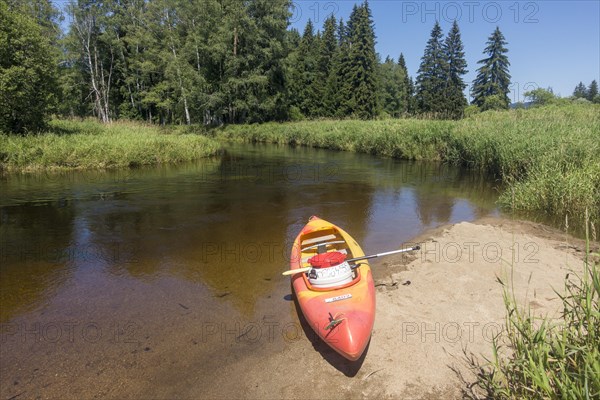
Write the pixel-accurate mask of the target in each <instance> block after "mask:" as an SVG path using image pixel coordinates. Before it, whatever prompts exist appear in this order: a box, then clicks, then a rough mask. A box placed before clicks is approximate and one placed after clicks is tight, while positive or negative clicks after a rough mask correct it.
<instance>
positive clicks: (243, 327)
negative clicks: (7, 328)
mask: <svg viewBox="0 0 600 400" xmlns="http://www.w3.org/2000/svg"><path fill="white" fill-rule="evenodd" d="M413 242H415V243H420V244H421V247H422V248H421V251H420V252H418V253H414V254H412V255H410V256H406V255H404V256H399V257H396V258H393V257H392V258H386V259H384V260H380V261H377V262H374V263H372V268H373V271H374V277H375V282H376V285H377V315H376V320H375V327H374V330H373V335H372V339H371V342H370V345H369V347H368V348H367V351H366V353H365V354H364V356H363V357H362V358H361V359H360V360H358V361H357V362H355V363H350V362H348V361H346V360H344V359H343V358H341V357H340V356H338V355H337V354H336V353H334V352H333V351H332V350H330V349H329V348H327V346H325V345H324V344H323V343H322V342H320V341H319V340H318V339H317V338H316V335H314V333H312V331H311V330H310V328H309V327H308V326H306V324H305V323H304V321H302V320H301V319H300V320H299V319H298V313H297V309H296V305H295V302H294V301H293V296H291V288H290V286H289V285H288V284H285V282H283V281H284V280H287V279H289V278H287V277H283V276H279V277H273V279H281V280H282V284H281V285H277V289H276V291H275V293H272V294H271V295H270V296H268V297H265V298H264V299H261V300H259V303H260V304H259V305H258V309H260V310H262V311H261V314H260V315H262V316H261V318H260V319H256V317H255V319H254V320H253V321H250V322H249V321H245V322H244V321H240V322H236V321H231V320H227V315H228V312H229V311H228V309H227V307H225V306H223V309H222V314H223V316H224V318H223V320H222V321H216V322H212V323H211V324H207V323H206V321H203V320H202V318H201V317H200V315H201V314H199V312H200V311H196V310H195V308H196V307H195V305H194V300H193V299H192V298H189V299H178V302H180V303H179V305H176V306H175V310H177V309H179V311H178V312H174V313H171V314H172V315H171V316H169V317H168V319H164V320H161V321H157V322H156V324H157V325H156V326H155V327H153V326H146V330H147V331H148V332H156V333H155V334H152V335H147V336H145V337H144V338H142V340H141V342H139V343H137V344H128V343H126V342H120V343H115V344H114V345H113V346H111V347H105V348H104V350H102V351H101V352H99V351H96V350H95V349H94V346H93V345H90V344H89V343H83V344H81V345H78V344H77V343H74V344H69V346H63V347H64V348H62V349H60V348H58V349H55V351H54V350H53V352H52V354H51V353H50V352H44V353H43V352H41V351H40V352H38V353H37V354H39V355H40V356H39V357H37V358H35V359H33V358H32V359H29V360H27V361H23V360H21V361H19V364H18V365H19V366H20V367H19V369H18V370H14V368H13V369H3V376H2V382H3V385H2V386H3V387H2V398H3V399H21V398H33V397H40V398H94V397H103V398H161V399H162V398H185V399H187V398H248V399H267V398H269V399H270V398H313V399H314V398H342V399H346V398H404V399H407V398H410V399H434V398H436V399H437V398H445V399H452V398H461V397H462V392H463V390H464V388H465V387H466V384H467V383H469V382H472V381H473V376H472V374H471V373H470V371H469V368H468V367H467V362H466V358H465V354H473V355H475V356H476V357H479V358H480V359H481V356H490V355H491V339H492V337H493V336H494V335H495V334H497V333H498V332H499V331H500V330H501V329H502V326H503V323H504V317H505V310H504V306H503V301H502V285H501V284H500V283H499V282H498V280H499V279H500V280H502V281H503V282H505V283H507V284H511V285H512V286H513V287H514V293H515V296H516V298H517V299H518V301H519V302H520V303H521V304H522V305H523V306H526V307H530V308H531V309H532V310H533V311H534V312H535V314H536V315H542V316H543V315H548V316H550V317H552V316H556V315H558V312H559V305H560V301H559V299H558V297H557V295H556V293H555V292H554V289H556V290H559V291H560V290H562V288H563V286H564V279H565V276H566V275H567V274H568V273H571V272H573V271H575V272H580V271H581V270H582V269H583V261H582V260H583V257H584V254H585V242H584V241H582V240H579V239H575V238H572V237H570V236H568V235H566V234H565V233H562V232H560V231H557V230H555V229H552V228H548V227H546V226H543V225H539V224H535V223H530V222H520V221H510V220H506V219H497V218H487V219H481V220H478V221H476V222H474V223H468V222H462V223H459V224H456V225H451V226H444V227H440V228H437V229H435V230H432V231H428V232H425V233H424V234H423V235H421V236H419V237H417V238H415V239H414V240H413ZM398 245H399V246H400V245H401V244H398ZM592 245H593V246H594V248H595V249H597V246H598V244H597V243H593V244H592ZM511 282H512V283H511ZM165 292H166V291H165ZM163 303H164V302H163ZM160 304H161V303H157V305H156V307H157V313H158V311H160V307H167V306H168V305H164V306H161V305H160ZM165 304H166V303H165ZM183 305H185V306H186V308H185V309H184V308H183ZM180 306H181V307H180ZM188 308H189V309H188ZM198 308H200V307H198ZM217 322H218V323H217ZM146 324H148V323H146ZM159 332H160V333H159ZM9 339H10V338H9ZM6 344H12V347H11V348H16V349H18V348H19V345H18V343H16V344H15V343H12V342H5V343H3V347H4V346H5V345H6ZM20 346H21V347H22V346H23V345H20ZM36 346H37V344H36ZM11 348H8V347H4V349H3V363H4V365H5V366H7V365H8V364H10V363H11V362H12V361H11V359H12V358H13V357H15V358H16V357H20V356H19V353H13V351H12V350H11ZM21 350H24V349H23V348H21ZM29 350H31V349H29ZM223 354H225V356H223ZM57 357H59V358H60V359H58V358H57ZM43 371H46V372H43ZM49 371H52V374H50V373H49ZM200 371H202V372H200ZM465 382H466V383H465Z"/></svg>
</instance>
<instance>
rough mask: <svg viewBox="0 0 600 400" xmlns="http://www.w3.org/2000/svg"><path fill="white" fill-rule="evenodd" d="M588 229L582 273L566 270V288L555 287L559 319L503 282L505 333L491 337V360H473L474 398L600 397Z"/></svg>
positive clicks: (598, 298)
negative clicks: (521, 299) (538, 310)
mask: <svg viewBox="0 0 600 400" xmlns="http://www.w3.org/2000/svg"><path fill="white" fill-rule="evenodd" d="M586 224H587V222H586ZM586 229H588V230H586V233H587V234H588V247H587V249H586V259H585V261H584V269H583V274H582V275H578V274H573V273H569V274H567V275H566V278H565V286H564V290H556V295H557V297H559V298H560V299H561V300H562V314H561V316H560V317H559V318H556V319H549V318H548V317H543V318H542V317H539V316H536V315H535V313H534V311H533V310H532V309H531V308H523V307H521V306H519V303H518V301H517V299H516V298H515V296H514V292H512V291H511V289H510V288H511V286H512V282H502V281H501V282H500V283H502V285H503V286H504V306H505V309H506V322H505V326H504V330H503V332H502V333H501V334H500V335H498V336H497V337H495V338H494V340H493V358H492V359H491V360H488V363H487V365H484V366H482V365H480V364H479V362H478V361H476V360H475V359H473V358H471V359H469V364H470V366H471V368H472V369H473V371H474V372H475V374H476V376H477V382H476V383H475V387H476V389H475V390H473V387H472V386H470V389H471V393H470V394H472V395H475V396H473V397H477V398H490V399H597V398H599V397H600V312H599V311H598V310H599V307H600V269H599V268H600V264H598V262H597V260H598V257H599V256H600V254H597V253H590V248H589V226H588V225H586ZM588 254H589V256H588ZM573 275H574V277H573ZM570 276H571V278H569V277H570ZM477 391H479V393H477Z"/></svg>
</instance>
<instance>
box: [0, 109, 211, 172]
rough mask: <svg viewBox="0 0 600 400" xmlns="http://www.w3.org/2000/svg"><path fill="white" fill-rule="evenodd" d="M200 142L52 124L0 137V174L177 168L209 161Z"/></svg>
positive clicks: (163, 133)
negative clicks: (28, 132) (181, 164)
mask: <svg viewBox="0 0 600 400" xmlns="http://www.w3.org/2000/svg"><path fill="white" fill-rule="evenodd" d="M219 148H220V145H219V143H218V142H217V141H216V140H214V139H211V138H207V137H205V136H201V135H197V134H192V133H185V132H178V131H176V130H174V129H162V128H159V127H156V126H151V125H141V124H136V123H127V122H117V123H112V124H110V125H102V124H100V123H98V122H95V121H83V122H81V121H68V120H62V121H53V122H52V123H51V128H50V131H49V132H46V133H43V134H40V135H28V136H15V135H7V134H0V170H4V171H9V172H10V171H20V172H27V171H36V170H42V169H46V170H47V169H50V170H52V169H57V170H61V169H93V168H117V167H135V166H140V165H151V164H160V163H170V162H181V161H190V160H194V159H198V158H201V157H206V156H209V155H213V154H215V153H216V152H218V151H219Z"/></svg>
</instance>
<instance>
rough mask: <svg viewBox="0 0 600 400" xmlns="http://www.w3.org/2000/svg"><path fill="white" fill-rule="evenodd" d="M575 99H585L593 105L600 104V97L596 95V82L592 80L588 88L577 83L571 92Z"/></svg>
mask: <svg viewBox="0 0 600 400" xmlns="http://www.w3.org/2000/svg"><path fill="white" fill-rule="evenodd" d="M573 97H574V98H575V99H585V100H587V101H591V102H593V103H597V104H600V95H599V94H598V82H597V81H596V80H595V79H594V80H593V81H592V82H591V83H590V85H589V86H588V87H586V86H585V85H584V84H583V82H579V83H578V84H577V86H575V90H573Z"/></svg>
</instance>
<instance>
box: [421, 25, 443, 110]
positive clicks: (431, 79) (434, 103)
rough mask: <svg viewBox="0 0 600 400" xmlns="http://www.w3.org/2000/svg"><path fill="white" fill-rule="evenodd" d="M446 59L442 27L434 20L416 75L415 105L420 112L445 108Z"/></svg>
mask: <svg viewBox="0 0 600 400" xmlns="http://www.w3.org/2000/svg"><path fill="white" fill-rule="evenodd" d="M447 76H448V60H447V59H446V54H445V51H444V47H443V43H442V28H441V27H440V24H439V23H438V22H437V21H436V23H435V25H434V26H433V29H432V30H431V37H430V38H429V40H428V42H427V46H426V47H425V52H424V54H423V57H422V58H421V65H420V66H419V71H418V75H417V82H416V85H417V93H416V98H417V105H418V108H419V111H420V112H421V113H428V114H434V115H435V114H441V113H443V112H445V110H446V98H445V89H446V78H447Z"/></svg>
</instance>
